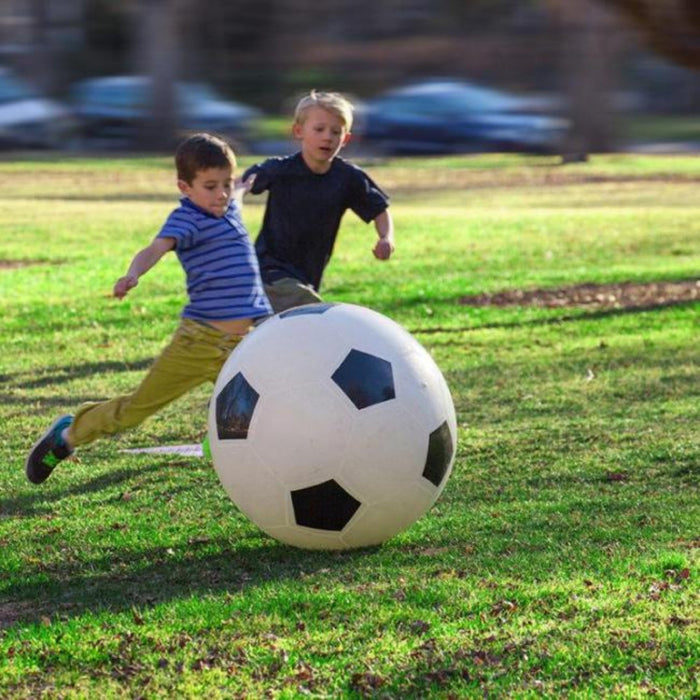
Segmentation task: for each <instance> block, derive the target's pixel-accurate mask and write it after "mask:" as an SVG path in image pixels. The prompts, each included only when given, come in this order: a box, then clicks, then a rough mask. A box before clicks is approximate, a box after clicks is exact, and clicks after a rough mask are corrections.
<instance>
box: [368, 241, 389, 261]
mask: <svg viewBox="0 0 700 700" xmlns="http://www.w3.org/2000/svg"><path fill="white" fill-rule="evenodd" d="M372 252H373V253H374V257H375V258H377V260H388V259H389V258H390V257H391V254H392V253H393V252H394V241H393V240H392V239H391V238H388V237H387V238H380V239H379V240H378V241H377V243H376V245H375V246H374V250H373V251H372Z"/></svg>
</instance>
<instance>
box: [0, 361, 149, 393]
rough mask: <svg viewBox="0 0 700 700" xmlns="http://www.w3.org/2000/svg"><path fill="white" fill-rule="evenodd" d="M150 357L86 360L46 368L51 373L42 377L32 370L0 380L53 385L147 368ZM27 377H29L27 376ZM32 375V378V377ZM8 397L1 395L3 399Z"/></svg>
mask: <svg viewBox="0 0 700 700" xmlns="http://www.w3.org/2000/svg"><path fill="white" fill-rule="evenodd" d="M153 359H154V358H152V357H149V358H144V359H143V360H138V361H136V362H116V361H109V360H108V361H104V362H87V363H85V364H80V365H77V364H76V365H73V364H72V365H68V366H66V367H55V368H48V369H49V371H50V372H51V374H47V375H44V376H42V377H35V374H36V373H34V372H17V373H16V374H2V375H0V382H3V383H4V384H7V385H9V386H14V387H17V388H22V389H40V388H42V387H45V386H54V385H56V384H63V383H65V382H70V381H73V380H74V379H82V378H83V377H91V376H94V375H98V374H107V373H115V374H117V373H119V372H134V371H139V370H145V369H148V368H149V367H150V366H151V365H152V364H153ZM27 377H29V378H27ZM32 377H33V378H32ZM6 398H8V399H9V397H3V401H5V399H6Z"/></svg>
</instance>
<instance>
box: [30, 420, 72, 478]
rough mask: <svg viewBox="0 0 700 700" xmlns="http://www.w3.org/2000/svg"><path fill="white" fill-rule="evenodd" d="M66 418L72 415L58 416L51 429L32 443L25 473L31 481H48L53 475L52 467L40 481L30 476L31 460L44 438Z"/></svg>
mask: <svg viewBox="0 0 700 700" xmlns="http://www.w3.org/2000/svg"><path fill="white" fill-rule="evenodd" d="M66 418H70V416H69V415H68V414H66V415H65V416H59V417H58V418H56V420H55V421H54V422H53V423H51V427H49V429H48V430H47V431H46V432H45V433H44V434H43V435H42V436H41V437H40V438H39V439H38V440H37V441H36V442H35V443H34V444H33V445H32V449H31V450H29V457H27V461H26V462H25V463H24V473H25V474H26V475H27V479H29V481H31V482H32V483H33V484H41V483H43V482H44V481H46V479H48V478H49V476H50V475H51V472H52V471H53V468H52V469H51V470H50V471H49V473H48V474H47V475H46V477H45V478H44V479H41V480H40V481H34V479H32V478H31V477H30V476H29V462H30V460H31V458H32V455H33V454H34V450H36V448H37V447H39V445H40V443H41V442H42V441H43V440H45V439H46V438H47V437H48V436H49V435H51V433H52V432H53V431H54V430H55V428H56V426H57V425H58V424H59V423H60V422H61V421H62V420H65V419H66Z"/></svg>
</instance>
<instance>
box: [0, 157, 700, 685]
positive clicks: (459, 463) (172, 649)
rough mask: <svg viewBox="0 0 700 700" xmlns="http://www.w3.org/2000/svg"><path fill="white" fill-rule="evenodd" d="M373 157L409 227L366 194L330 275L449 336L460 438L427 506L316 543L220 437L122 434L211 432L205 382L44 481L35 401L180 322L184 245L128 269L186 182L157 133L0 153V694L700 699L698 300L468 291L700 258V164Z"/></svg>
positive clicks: (550, 285) (637, 274) (408, 323)
mask: <svg viewBox="0 0 700 700" xmlns="http://www.w3.org/2000/svg"><path fill="white" fill-rule="evenodd" d="M242 161H243V162H242V163H241V166H242V167H245V166H246V165H247V164H248V163H249V162H252V159H251V158H249V157H248V158H244V159H242ZM362 164H363V165H364V166H365V167H366V168H367V170H368V171H369V172H370V173H371V174H372V175H373V176H374V177H375V179H376V180H377V181H378V182H379V183H380V184H381V185H382V186H383V187H385V189H387V190H388V191H389V193H390V194H391V195H392V211H393V215H394V219H395V222H396V227H397V250H396V253H395V256H394V257H393V259H392V260H391V261H389V262H387V263H380V262H377V261H375V260H374V259H373V257H372V254H371V248H372V245H373V239H374V234H373V229H372V227H366V226H365V225H364V224H362V223H361V222H360V221H359V220H357V219H355V218H354V217H353V216H352V215H349V216H347V217H346V219H345V220H344V223H343V228H342V230H341V234H340V237H339V240H338V243H337V246H336V254H335V256H334V258H333V261H332V263H331V265H330V266H329V268H328V271H327V273H326V278H325V281H324V290H323V291H324V295H325V298H326V299H328V300H331V301H341V302H342V301H344V302H351V303H357V304H363V305H366V306H369V307H372V308H374V309H376V310H378V311H380V312H382V313H384V314H386V315H388V316H389V317H391V318H393V319H394V320H396V321H398V322H399V323H401V324H402V325H404V326H405V327H406V328H407V329H409V330H410V331H411V332H412V333H413V334H414V335H415V337H416V338H417V339H418V340H419V341H420V342H421V343H422V344H423V345H424V346H425V347H426V348H427V349H428V350H429V351H430V352H431V354H432V356H433V357H434V359H435V361H436V362H437V364H438V365H439V366H440V368H441V369H442V371H443V373H444V375H445V377H446V379H447V381H448V383H449V385H450V387H451V390H452V394H453V398H454V402H455V407H456V409H457V417H458V425H459V435H458V453H457V458H456V461H455V465H454V470H453V473H452V476H451V477H450V480H449V482H448V483H447V486H446V487H445V490H444V492H443V494H442V496H441V498H440V499H439V500H438V502H437V503H436V505H435V506H434V507H433V508H432V509H431V510H430V511H429V513H427V514H426V515H425V516H424V517H423V518H422V519H420V520H419V521H418V522H417V523H415V524H414V525H413V526H412V527H410V528H409V529H407V530H406V531H404V532H403V533H401V534H400V535H398V536H396V537H395V538H393V539H391V540H389V541H388V542H386V543H385V544H384V545H383V546H381V547H377V548H371V549H366V550H361V551H344V552H312V551H305V550H299V549H294V548H290V547H286V546H283V545H281V544H279V543H277V542H276V541H275V540H272V539H270V538H269V537H267V536H266V535H264V534H263V533H262V532H261V531H260V530H259V529H258V528H257V527H256V526H255V525H253V524H252V523H251V522H250V521H248V520H247V519H246V518H245V517H244V516H243V515H242V514H241V513H240V512H239V511H238V510H237V509H236V507H235V506H234V504H233V503H232V502H231V501H230V500H229V498H228V497H227V495H226V493H225V492H224V490H223V489H222V487H221V486H220V484H219V482H218V478H217V476H216V473H215V471H214V469H213V467H212V465H211V463H209V462H208V461H207V460H205V459H196V458H187V457H181V456H173V455H133V454H125V453H124V452H123V451H122V450H124V449H126V448H131V447H138V446H144V445H156V444H180V443H192V442H199V441H200V440H201V439H202V438H203V436H204V434H205V432H206V407H207V401H208V399H209V395H210V393H211V388H210V387H202V388H201V389H199V390H197V391H195V392H193V393H191V394H189V395H188V396H186V397H184V398H183V399H181V400H180V401H179V402H177V403H175V404H173V405H171V406H169V407H167V408H166V409H165V410H163V411H162V412H161V413H160V414H158V415H157V416H155V417H153V418H152V419H151V420H149V421H148V422H146V423H145V424H143V425H142V426H140V427H139V428H137V429H135V430H133V431H131V432H129V433H126V434H124V435H122V436H119V437H118V438H115V439H112V440H106V441H101V442H96V443H93V444H92V445H90V446H87V447H85V448H82V449H80V450H79V452H78V453H77V454H76V456H75V457H74V458H71V460H69V461H68V462H66V463H64V464H62V465H61V466H60V467H59V468H58V469H57V471H56V473H55V474H54V475H53V476H52V477H51V478H50V479H49V480H48V481H47V482H46V483H45V484H44V485H42V486H39V487H37V486H34V485H32V484H29V483H28V482H27V481H26V479H25V476H24V459H25V456H26V453H27V451H28V449H29V448H30V447H31V445H32V443H33V442H34V441H35V440H36V438H37V437H38V436H39V435H40V434H41V433H42V432H43V431H44V430H45V428H46V427H47V425H48V424H49V423H50V422H51V421H52V420H53V419H54V418H55V417H56V416H57V415H59V414H60V413H63V412H71V411H73V410H75V408H76V406H77V405H78V404H79V403H80V402H82V401H86V400H99V399H103V398H107V397H111V396H113V395H115V394H117V393H122V392H127V391H129V390H130V389H131V388H132V387H134V386H135V384H136V383H137V382H138V381H139V379H140V377H141V376H142V375H143V372H144V371H145V369H146V368H147V367H148V366H149V364H150V362H151V360H152V359H153V357H154V356H155V355H156V354H157V353H158V352H159V351H160V349H161V348H162V346H163V344H164V343H165V342H166V340H167V339H168V338H169V336H170V334H171V333H172V331H173V330H174V328H175V327H176V324H177V321H178V314H179V311H180V308H181V307H182V305H183V302H184V297H183V275H182V272H181V271H180V268H179V266H178V264H177V261H176V260H175V258H174V256H169V257H168V258H166V259H165V260H164V261H162V262H161V263H160V264H159V266H158V267H157V268H156V269H154V270H153V271H152V272H151V273H150V274H149V275H148V276H146V277H144V278H143V280H142V281H141V283H140V284H139V286H138V288H137V289H135V290H133V292H132V293H131V294H130V296H129V297H128V298H127V299H126V300H124V301H122V302H117V301H115V300H113V299H112V298H110V292H111V288H112V285H113V284H114V281H115V280H116V279H117V278H118V277H119V276H121V275H122V274H123V273H124V271H125V269H126V267H127V265H128V263H129V261H130V259H131V256H132V255H133V253H134V252H135V251H136V250H138V249H139V248H140V247H142V246H143V245H145V244H146V243H147V242H148V241H149V240H150V239H151V238H152V237H153V235H155V233H156V232H157V230H158V228H159V226H160V225H161V224H162V222H163V220H164V218H165V216H166V215H167V214H168V213H169V211H170V210H171V209H172V208H173V206H174V204H175V203H176V201H177V197H176V190H175V184H174V174H173V172H172V167H171V162H170V159H166V158H141V159H137V158H131V159H121V160H119V159H115V160H97V159H77V158H76V159H66V160H60V161H54V160H50V159H41V158H36V157H35V158H32V159H29V158H28V159H23V160H20V159H17V160H5V161H0V178H1V179H2V182H3V187H2V189H1V190H0V224H1V225H2V231H3V235H2V239H1V240H0V305H1V312H2V314H1V316H0V318H1V320H0V377H1V379H2V388H1V389H0V391H1V392H2V403H1V407H0V418H1V419H2V422H3V425H4V430H3V431H2V437H0V449H1V453H0V454H1V455H2V459H1V461H0V469H1V470H2V478H1V479H0V697H3V698H38V697H46V698H54V697H56V698H96V697H99V698H132V697H133V698H199V697H208V698H263V697H271V698H272V697H274V698H297V697H314V698H339V697H343V698H345V697H348V698H361V697H381V698H409V697H415V698H426V697H431V698H432V697H436V698H462V697H479V698H481V697H489V698H494V697H520V698H535V697H538V698H539V697H551V698H560V697H570V698H597V697H616V698H617V697H624V698H641V697H646V696H651V695H656V696H657V697H668V698H689V699H690V698H694V697H698V694H700V684H699V681H698V677H699V676H700V661H699V660H700V620H699V616H698V609H699V603H700V601H699V600H698V590H699V589H698V578H699V577H700V567H699V561H698V551H699V548H700V528H699V524H700V498H699V497H698V487H699V485H700V483H699V482H700V437H699V435H700V431H699V426H700V343H699V337H700V324H699V318H700V315H699V314H698V311H699V309H700V305H699V303H698V301H687V300H686V301H684V300H678V301H674V300H673V299H670V300H669V299H664V300H659V303H656V304H638V305H635V304H627V305H620V304H615V303H601V304H592V305H573V306H572V305H564V306H559V307H551V308H550V307H545V306H542V305H537V304H527V305H525V304H521V305H513V304H505V305H488V304H485V305H484V304H481V305H468V304H466V303H463V300H464V297H467V296H469V297H472V296H476V295H484V294H491V295H494V294H497V293H499V292H504V291H509V292H517V291H518V290H523V291H525V290H551V289H555V288H556V289H562V288H563V289H568V288H572V287H575V286H577V285H581V284H584V283H587V284H595V285H601V289H606V287H604V285H615V284H618V283H622V282H629V283H635V284H638V285H641V286H643V285H647V284H651V283H659V282H678V281H688V280H698V279H699V277H698V275H699V273H698V269H699V263H700V226H699V225H698V222H699V221H700V159H698V158H696V157H695V158H694V157H684V156H676V157H651V156H613V155H610V156H605V157H603V156H599V157H593V158H592V159H591V160H590V161H589V162H588V163H581V164H572V165H567V166H562V165H559V164H558V162H557V161H556V160H555V159H549V158H532V157H530V158H526V157H519V156H497V155H495V156H483V157H464V158H435V159H423V160H421V159H405V160H396V161H368V162H363V163H362ZM262 213H263V208H262V200H260V199H256V198H249V199H248V200H247V204H246V208H245V211H244V218H245V219H246V222H247V223H248V225H249V228H250V230H251V232H253V233H255V232H256V231H257V228H258V225H259V223H260V220H261V218H262ZM696 298H697V297H696ZM603 301H605V300H603ZM387 439H391V436H387Z"/></svg>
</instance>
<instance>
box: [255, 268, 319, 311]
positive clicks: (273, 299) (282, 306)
mask: <svg viewBox="0 0 700 700" xmlns="http://www.w3.org/2000/svg"><path fill="white" fill-rule="evenodd" d="M265 293H266V294H267V298H268V299H269V300H270V304H272V309H273V310H274V312H275V313H276V314H278V313H280V312H281V311H286V310H287V309H291V308H292V307H293V306H304V305H305V304H317V303H318V302H320V301H323V299H321V296H320V295H319V293H318V292H317V291H316V290H315V289H314V288H313V287H312V286H311V285H310V284H304V283H303V282H301V281H300V280H298V279H295V278H294V277H283V278H282V279H279V280H275V281H274V282H273V283H272V284H266V285H265Z"/></svg>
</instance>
